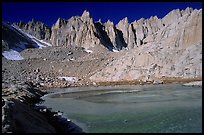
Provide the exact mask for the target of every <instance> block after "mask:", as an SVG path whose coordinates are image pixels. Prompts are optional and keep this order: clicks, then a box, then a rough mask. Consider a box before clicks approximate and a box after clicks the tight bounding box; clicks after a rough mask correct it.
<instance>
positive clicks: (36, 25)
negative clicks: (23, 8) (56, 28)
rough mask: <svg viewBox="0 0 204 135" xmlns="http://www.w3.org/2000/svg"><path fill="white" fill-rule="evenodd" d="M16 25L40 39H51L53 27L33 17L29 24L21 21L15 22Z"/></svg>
mask: <svg viewBox="0 0 204 135" xmlns="http://www.w3.org/2000/svg"><path fill="white" fill-rule="evenodd" d="M14 25H16V26H17V27H19V28H20V29H22V30H23V31H25V32H27V33H28V34H30V35H32V36H34V37H36V38H38V39H40V40H46V41H49V39H50V36H51V28H50V27H48V26H47V25H45V24H44V23H42V22H40V21H36V20H35V19H32V20H31V21H29V22H28V23H27V24H26V23H24V22H23V21H20V22H19V23H14Z"/></svg>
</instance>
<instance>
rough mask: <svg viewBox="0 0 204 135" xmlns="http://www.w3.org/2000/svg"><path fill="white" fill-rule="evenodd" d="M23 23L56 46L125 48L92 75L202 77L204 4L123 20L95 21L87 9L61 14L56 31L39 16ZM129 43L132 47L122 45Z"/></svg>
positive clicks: (100, 77) (103, 77) (101, 78)
mask: <svg viewBox="0 0 204 135" xmlns="http://www.w3.org/2000/svg"><path fill="white" fill-rule="evenodd" d="M18 26H19V27H20V28H22V29H24V30H27V31H28V32H30V34H33V35H35V36H36V37H38V38H40V39H45V40H50V42H51V44H52V45H53V46H79V47H84V48H92V47H96V48H97V46H100V47H106V48H107V49H108V50H110V51H115V50H118V51H119V52H120V53H121V54H122V55H120V57H117V59H115V60H113V61H111V62H110V63H109V64H108V65H107V66H106V67H105V68H104V69H103V70H101V71H99V72H97V73H95V74H93V76H91V78H90V79H91V80H98V81H107V80H110V81H118V80H123V79H126V80H132V79H138V78H142V77H145V76H152V77H157V78H160V77H162V76H167V77H200V76H201V77H202V75H201V74H202V66H201V64H202V57H201V54H202V51H201V50H202V49H201V48H202V30H201V29H202V9H200V10H197V9H192V8H186V9H185V10H179V9H175V10H173V11H171V12H169V13H168V14H167V15H166V16H164V17H163V18H162V19H159V18H158V17H157V16H152V17H150V18H148V19H144V18H141V19H139V20H135V21H134V22H131V23H129V22H128V18H127V17H126V18H124V19H122V20H121V21H119V23H118V24H117V25H114V24H113V22H111V21H110V20H108V21H107V22H105V23H102V22H101V21H98V22H95V23H94V21H93V19H92V18H91V16H90V13H89V12H88V11H86V10H85V11H84V12H83V14H82V16H74V17H71V18H70V19H68V20H65V19H62V18H59V19H58V20H57V21H56V23H55V24H54V25H53V26H52V28H51V30H50V31H49V29H48V28H47V27H45V26H44V25H43V24H42V23H39V22H37V21H35V20H32V21H31V22H29V23H28V24H25V23H23V22H20V23H19V24H18ZM46 30H47V31H48V32H46ZM43 32H44V34H40V33H43ZM4 44H5V43H4ZM4 46H6V44H5V45H4ZM123 49H125V50H128V51H120V50H123ZM96 50H97V49H96Z"/></svg>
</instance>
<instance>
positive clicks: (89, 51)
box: [84, 49, 93, 53]
mask: <svg viewBox="0 0 204 135" xmlns="http://www.w3.org/2000/svg"><path fill="white" fill-rule="evenodd" d="M84 51H85V52H87V53H92V52H93V51H92V50H88V49H85V50H84Z"/></svg>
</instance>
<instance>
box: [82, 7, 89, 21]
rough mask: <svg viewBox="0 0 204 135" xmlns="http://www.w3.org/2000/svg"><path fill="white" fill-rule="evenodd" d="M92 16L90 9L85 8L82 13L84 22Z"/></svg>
mask: <svg viewBox="0 0 204 135" xmlns="http://www.w3.org/2000/svg"><path fill="white" fill-rule="evenodd" d="M90 19H92V18H91V16H90V13H89V11H87V10H84V12H83V14H82V15H81V20H83V21H84V22H86V21H89V20H90Z"/></svg>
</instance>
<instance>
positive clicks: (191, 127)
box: [43, 84, 202, 133]
mask: <svg viewBox="0 0 204 135" xmlns="http://www.w3.org/2000/svg"><path fill="white" fill-rule="evenodd" d="M86 90H88V88H86ZM86 90H83V91H79V92H69V93H66V94H55V95H50V96H47V97H44V99H45V102H44V103H43V104H44V105H46V106H48V107H51V108H53V109H54V110H61V111H63V112H64V115H65V116H66V117H68V118H69V119H71V120H72V121H73V122H74V123H76V124H77V125H78V126H80V127H81V128H82V129H83V130H84V131H85V132H95V133H100V132H103V133H109V132H114V133H116V132H120V133H121V132H122V133H129V132H130V133H131V132H135V133H167V132H173V133H175V132H178V133H183V132H185V133H192V132H202V88H201V87H187V86H182V85H179V84H165V85H143V86H131V87H128V88H127V89H125V88H121V89H120V88H117V89H116V88H114V89H111V88H110V87H109V88H108V89H106V88H104V89H99V90H97V88H96V90H90V91H86Z"/></svg>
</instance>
